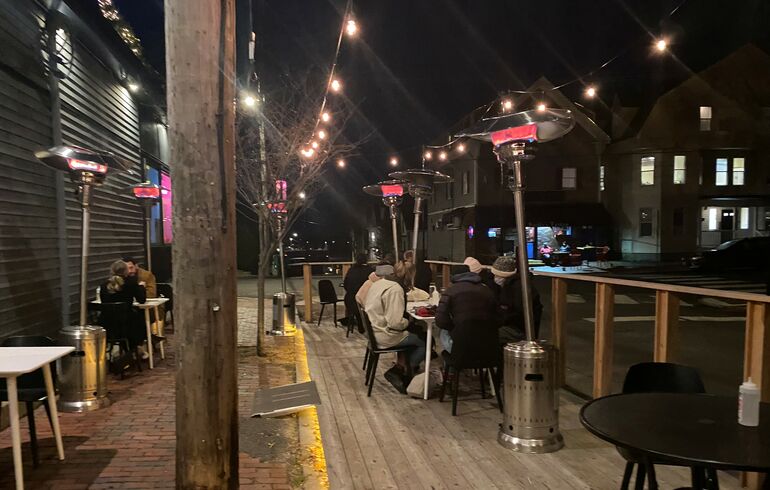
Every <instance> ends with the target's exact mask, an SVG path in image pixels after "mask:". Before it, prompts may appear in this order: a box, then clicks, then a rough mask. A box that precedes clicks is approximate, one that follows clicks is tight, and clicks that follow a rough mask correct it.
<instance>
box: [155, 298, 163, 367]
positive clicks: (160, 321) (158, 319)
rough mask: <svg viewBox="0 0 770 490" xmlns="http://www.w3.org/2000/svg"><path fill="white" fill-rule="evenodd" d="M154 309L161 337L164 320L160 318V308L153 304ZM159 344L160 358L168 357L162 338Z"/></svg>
mask: <svg viewBox="0 0 770 490" xmlns="http://www.w3.org/2000/svg"><path fill="white" fill-rule="evenodd" d="M153 309H154V310H155V321H156V322H157V324H158V335H160V336H161V337H162V336H163V327H164V325H163V321H162V320H161V319H160V310H158V307H157V306H153ZM158 345H159V346H160V358H161V359H165V358H166V350H165V349H164V348H163V347H164V346H163V341H162V340H161V341H160V342H158Z"/></svg>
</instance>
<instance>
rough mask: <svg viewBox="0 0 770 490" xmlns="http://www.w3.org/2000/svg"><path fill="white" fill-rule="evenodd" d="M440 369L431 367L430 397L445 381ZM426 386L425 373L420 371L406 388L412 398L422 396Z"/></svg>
mask: <svg viewBox="0 0 770 490" xmlns="http://www.w3.org/2000/svg"><path fill="white" fill-rule="evenodd" d="M443 382H444V381H443V379H442V374H441V370H440V369H431V370H430V378H428V398H430V396H431V394H432V393H433V392H434V391H435V390H436V389H437V388H438V387H439V386H441V385H442V383H443ZM424 388H425V373H420V374H418V375H416V376H415V377H414V378H412V382H411V383H409V386H408V387H407V388H406V393H407V394H408V395H409V396H411V397H412V398H422V390H423V389H424Z"/></svg>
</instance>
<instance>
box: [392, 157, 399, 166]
mask: <svg viewBox="0 0 770 490" xmlns="http://www.w3.org/2000/svg"><path fill="white" fill-rule="evenodd" d="M390 166H391V167H397V166H398V158H396V157H391V158H390Z"/></svg>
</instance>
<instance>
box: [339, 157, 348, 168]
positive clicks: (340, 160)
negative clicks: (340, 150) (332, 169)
mask: <svg viewBox="0 0 770 490" xmlns="http://www.w3.org/2000/svg"><path fill="white" fill-rule="evenodd" d="M345 165H346V164H345V160H343V159H342V158H340V159H339V160H337V166H338V167H339V168H345Z"/></svg>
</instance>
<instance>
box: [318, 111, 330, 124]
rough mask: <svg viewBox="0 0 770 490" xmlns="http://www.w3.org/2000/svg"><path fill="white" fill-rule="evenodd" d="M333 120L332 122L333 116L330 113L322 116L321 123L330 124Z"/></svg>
mask: <svg viewBox="0 0 770 490" xmlns="http://www.w3.org/2000/svg"><path fill="white" fill-rule="evenodd" d="M331 120H332V116H331V114H329V113H328V112H324V113H322V114H321V121H323V122H329V121H331Z"/></svg>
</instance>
